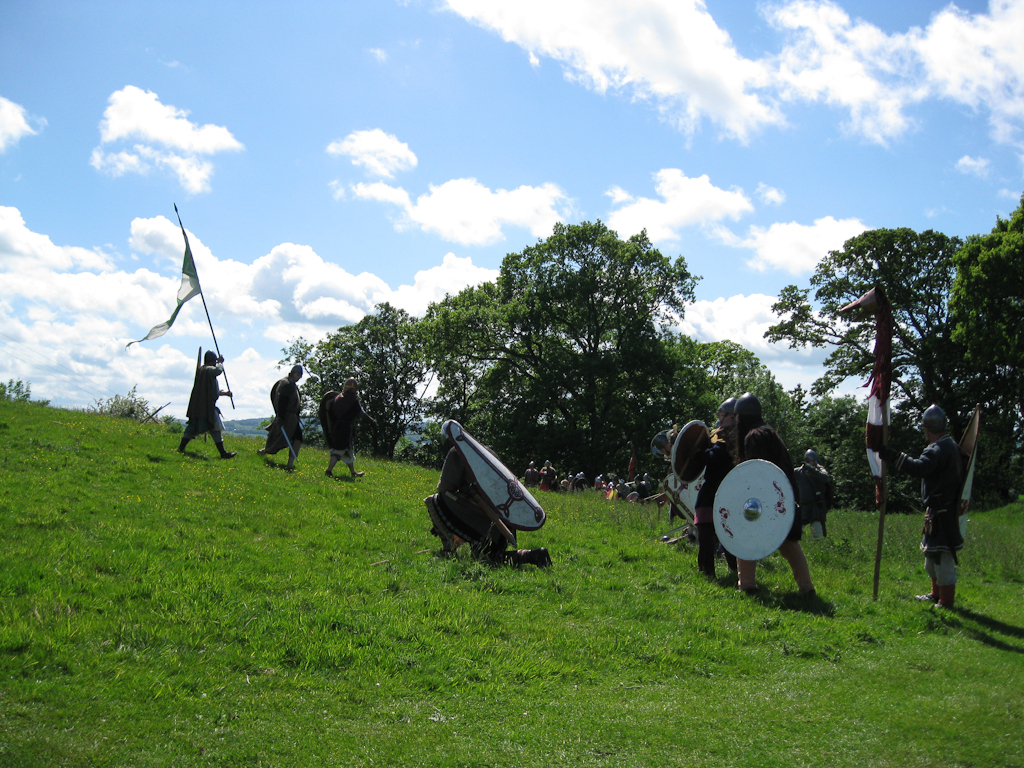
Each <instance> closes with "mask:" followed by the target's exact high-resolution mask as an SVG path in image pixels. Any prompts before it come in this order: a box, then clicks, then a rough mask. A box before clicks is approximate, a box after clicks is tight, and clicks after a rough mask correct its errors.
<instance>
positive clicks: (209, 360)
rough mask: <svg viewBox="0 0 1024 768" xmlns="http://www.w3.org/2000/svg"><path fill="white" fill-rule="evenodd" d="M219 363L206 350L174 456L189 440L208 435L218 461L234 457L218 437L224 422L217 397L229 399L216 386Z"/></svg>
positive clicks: (220, 360)
mask: <svg viewBox="0 0 1024 768" xmlns="http://www.w3.org/2000/svg"><path fill="white" fill-rule="evenodd" d="M223 364H224V358H223V357H218V356H217V353H216V352H214V351H213V350H212V349H208V350H206V354H205V355H204V356H203V365H202V366H200V368H199V369H198V370H197V371H196V380H195V383H194V384H193V385H192V396H191V397H190V398H189V401H188V411H187V412H186V415H187V416H188V424H187V425H186V427H185V434H184V435H183V436H182V438H181V443H180V444H179V445H178V453H184V452H185V446H187V445H188V443H189V441H190V440H192V439H193V438H195V437H199V435H201V434H203V433H205V432H209V433H210V435H211V437H213V442H214V444H215V445H216V446H217V450H218V451H220V457H221V458H222V459H231V458H234V457H235V456H236V455H237V454H236V452H235V451H227V450H225V449H224V438H223V437H222V436H221V435H222V433H223V432H224V422H223V420H222V419H221V417H220V409H219V408H218V407H217V398H218V397H220V396H221V395H223V396H224V397H231V391H230V390H222V389H220V387H219V386H218V384H217V377H218V376H220V375H221V374H222V373H224V365H223Z"/></svg>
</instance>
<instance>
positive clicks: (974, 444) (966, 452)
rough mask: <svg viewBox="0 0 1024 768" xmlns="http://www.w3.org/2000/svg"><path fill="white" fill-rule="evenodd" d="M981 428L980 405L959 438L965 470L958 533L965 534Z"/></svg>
mask: <svg viewBox="0 0 1024 768" xmlns="http://www.w3.org/2000/svg"><path fill="white" fill-rule="evenodd" d="M980 428H981V406H980V405H976V406H975V407H974V415H973V416H971V423H970V424H968V425H967V429H966V430H965V431H964V436H963V437H962V438H960V453H961V454H962V455H963V457H964V460H965V466H966V467H967V472H965V473H964V485H963V488H962V489H961V491H960V506H959V508H958V509H957V515H958V516H959V521H960V535H961V536H966V535H967V508H968V507H969V506H970V505H971V489H972V488H973V487H974V462H975V459H976V458H977V453H978V430H979V429H980Z"/></svg>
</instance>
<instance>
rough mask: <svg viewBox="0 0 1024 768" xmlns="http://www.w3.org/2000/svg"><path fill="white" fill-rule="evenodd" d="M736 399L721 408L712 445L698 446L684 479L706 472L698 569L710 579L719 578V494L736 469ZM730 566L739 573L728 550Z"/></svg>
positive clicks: (697, 514) (700, 498) (698, 520)
mask: <svg viewBox="0 0 1024 768" xmlns="http://www.w3.org/2000/svg"><path fill="white" fill-rule="evenodd" d="M735 407H736V398H735V397H730V398H729V399H728V400H726V401H725V402H723V403H722V404H721V405H720V406H718V414H717V422H716V424H715V428H714V429H713V430H712V431H711V434H710V436H709V437H710V446H708V445H707V444H706V443H703V442H702V443H699V444H695V445H694V448H695V449H696V450H693V451H691V453H690V456H689V457H688V459H687V461H686V463H685V466H684V467H683V468H682V470H683V471H682V479H683V480H687V479H691V480H692V479H695V478H697V477H698V476H699V475H700V473H701V472H703V473H704V483H703V484H702V485H701V487H700V491H698V492H697V501H696V503H695V504H694V510H693V512H694V525H695V527H696V528H697V570H699V571H700V572H701V573H703V574H704V575H705V576H707V577H708V578H711V579H713V578H715V556H716V555H717V554H718V543H719V542H718V536H717V535H716V534H715V522H714V516H713V515H714V506H715V493H716V492H717V491H718V486H720V485H721V484H722V480H724V479H725V476H726V475H727V474H729V470H730V469H732V455H731V454H730V453H729V446H728V436H729V434H730V433H731V431H732V430H733V428H734V426H735V423H736V415H735V413H734V409H735ZM725 560H726V564H727V565H728V566H729V569H730V570H732V571H735V570H736V558H735V557H733V556H732V555H731V554H730V553H729V552H728V550H727V551H726V553H725Z"/></svg>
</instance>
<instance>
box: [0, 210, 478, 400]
mask: <svg viewBox="0 0 1024 768" xmlns="http://www.w3.org/2000/svg"><path fill="white" fill-rule="evenodd" d="M130 231H131V236H130V240H129V245H130V247H131V248H132V250H133V251H134V252H135V259H137V260H138V261H139V262H140V263H142V264H145V265H146V266H141V267H139V268H138V269H136V270H135V271H133V272H129V271H124V270H121V269H118V268H117V267H116V265H115V264H114V263H113V260H112V259H111V258H109V257H107V256H105V255H104V254H103V253H101V252H99V251H94V250H90V249H87V248H80V247H74V246H64V247H60V246H56V245H54V244H53V243H52V241H51V240H50V238H49V237H48V236H46V235H44V234H41V233H37V232H33V231H31V230H30V229H29V227H28V226H27V225H26V223H25V221H24V220H23V218H22V215H21V213H20V211H19V210H18V209H16V208H10V207H4V206H0V328H3V329H4V334H5V336H4V337H3V338H2V339H0V348H3V349H5V350H6V352H7V354H5V355H0V380H6V379H8V378H12V377H13V378H21V379H22V380H24V381H30V382H31V384H32V390H33V394H34V395H35V396H36V397H45V398H53V397H58V398H60V402H61V404H65V405H76V404H77V405H87V404H90V403H92V402H93V401H94V400H95V399H96V398H97V397H109V396H110V395H112V394H114V393H120V394H124V393H125V392H126V391H127V390H128V389H129V388H130V387H131V386H132V384H135V383H137V384H138V385H139V394H140V395H142V396H143V397H145V398H147V399H148V400H150V402H152V403H154V405H163V403H165V402H167V401H169V400H170V401H173V403H174V405H173V406H172V407H171V408H169V409H168V411H169V412H170V413H173V414H175V415H178V416H183V415H184V410H185V406H186V404H187V402H188V394H189V391H190V389H191V384H192V370H193V368H194V365H195V346H194V345H195V344H197V343H198V344H200V345H202V346H203V347H204V348H205V347H208V346H209V345H210V331H209V328H208V326H207V321H206V314H205V312H204V311H203V306H202V303H201V302H200V301H198V300H193V301H190V302H188V303H187V304H186V305H185V306H184V307H183V309H182V312H181V314H180V315H179V316H178V319H177V320H176V321H175V323H174V326H173V327H172V328H171V330H170V331H169V332H168V333H167V335H166V336H164V337H162V338H161V339H159V340H157V341H153V342H146V343H144V344H135V345H132V347H131V349H130V350H129V351H126V350H125V349H124V346H125V344H127V342H128V341H130V340H133V339H138V338H140V337H142V336H144V335H145V333H146V331H148V330H149V329H150V328H151V327H152V326H153V325H156V324H157V323H160V322H163V321H164V320H166V319H167V317H168V316H169V314H170V312H171V310H172V309H173V306H174V295H175V293H176V292H177V289H178V284H179V282H180V279H181V272H180V269H181V260H182V252H183V250H184V241H183V239H182V236H181V230H180V229H179V227H178V225H177V224H176V223H172V222H171V221H170V220H168V219H167V218H165V217H163V216H157V217H154V218H150V219H143V218H137V219H135V220H133V221H132V222H131V228H130ZM189 242H190V244H191V247H192V252H193V256H194V257H195V261H196V267H197V270H198V272H199V276H200V280H201V282H202V286H203V292H204V294H205V296H206V301H207V304H208V306H209V309H210V314H211V316H212V318H213V321H214V327H215V329H216V333H217V337H218V339H219V341H220V344H221V349H222V350H223V351H224V352H225V354H226V355H227V356H228V358H229V363H230V364H229V368H228V370H229V376H230V381H231V384H232V386H233V388H234V390H235V392H236V398H235V401H236V404H237V406H238V410H237V411H233V412H232V414H231V415H232V416H234V417H235V418H249V417H255V416H263V415H266V412H267V409H268V402H267V398H266V390H267V389H268V388H269V386H270V384H271V383H272V382H273V381H274V380H275V379H276V378H279V376H280V375H279V374H276V375H275V370H276V361H277V360H278V359H279V358H280V349H281V347H282V346H284V345H287V344H289V343H291V342H292V341H294V340H295V339H296V338H297V337H298V336H303V337H305V338H306V339H308V340H310V341H315V340H318V339H319V338H322V337H323V336H324V335H325V334H327V333H329V332H332V331H334V330H336V329H337V328H338V327H339V326H342V325H347V324H349V323H352V322H356V321H358V320H359V319H361V318H362V317H363V316H365V315H366V314H367V313H368V312H372V311H373V308H374V306H375V305H376V304H378V303H380V302H383V301H388V302H390V303H391V304H393V305H394V306H397V307H400V308H402V309H405V310H406V311H408V312H410V313H411V314H413V315H421V314H422V313H423V312H425V311H426V308H427V305H428V304H429V303H430V302H432V301H438V300H440V299H442V298H443V297H444V296H445V295H446V294H447V293H457V292H458V291H460V290H462V289H463V288H465V287H467V286H469V285H476V284H479V283H481V282H485V281H488V280H493V279H495V278H496V277H497V274H498V273H497V271H496V270H490V269H484V268H482V267H477V266H475V265H474V264H473V262H472V260H471V259H470V258H460V257H457V256H455V255H454V254H452V253H448V254H447V255H445V256H444V257H443V259H442V260H441V262H440V264H438V265H436V266H434V267H431V268H428V269H424V270H421V271H420V272H417V273H416V274H415V276H414V279H413V281H412V283H411V284H406V285H400V286H399V287H398V288H396V289H392V288H391V287H390V286H389V285H388V284H387V283H385V282H384V281H383V280H382V279H381V278H379V277H377V276H376V275H373V274H371V273H368V272H361V273H358V274H356V273H352V272H349V271H347V270H346V269H344V268H343V267H342V266H339V265H338V264H333V263H331V262H327V261H324V260H323V259H322V258H321V257H320V256H319V255H318V254H316V253H315V252H314V251H313V250H312V249H311V248H310V247H309V246H304V245H296V244H294V243H282V244H281V245H278V246H276V247H275V248H273V249H272V250H271V251H270V253H268V254H266V255H265V256H262V257H260V258H258V259H256V260H255V261H254V262H253V263H252V264H244V263H242V262H238V261H234V260H231V259H218V258H217V257H216V256H215V255H214V254H213V253H212V252H211V251H210V249H209V248H208V247H207V246H206V245H205V244H204V243H203V241H202V239H201V238H200V237H198V236H197V235H196V234H195V233H194V232H189ZM90 270H95V271H90ZM5 345H6V346H5ZM14 347H16V348H17V350H18V351H16V352H15V351H14V349H13V348H14ZM32 349H35V350H37V352H38V354H35V355H33V353H32V352H31V350H32ZM240 349H241V350H244V351H243V352H241V353H239V352H238V350H240ZM40 355H41V356H40ZM254 382H259V385H258V386H254V385H253V383H254ZM264 384H265V386H264ZM227 413H228V411H227V407H225V415H227Z"/></svg>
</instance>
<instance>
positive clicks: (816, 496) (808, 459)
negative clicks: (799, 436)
mask: <svg viewBox="0 0 1024 768" xmlns="http://www.w3.org/2000/svg"><path fill="white" fill-rule="evenodd" d="M794 474H795V475H796V486H797V491H798V492H799V495H798V496H797V503H798V504H799V506H800V519H801V522H802V524H803V525H810V526H811V541H820V540H821V539H823V538H825V537H826V536H827V535H828V528H827V527H826V525H825V516H826V515H827V514H828V511H829V509H830V508H831V507H832V478H830V477H829V476H828V472H826V471H825V468H824V467H823V466H821V465H820V464H818V453H817V451H815V450H814V449H813V448H808V449H807V451H806V453H804V463H803V464H801V465H800V466H799V467H797V468H796V469H795V470H794Z"/></svg>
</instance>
